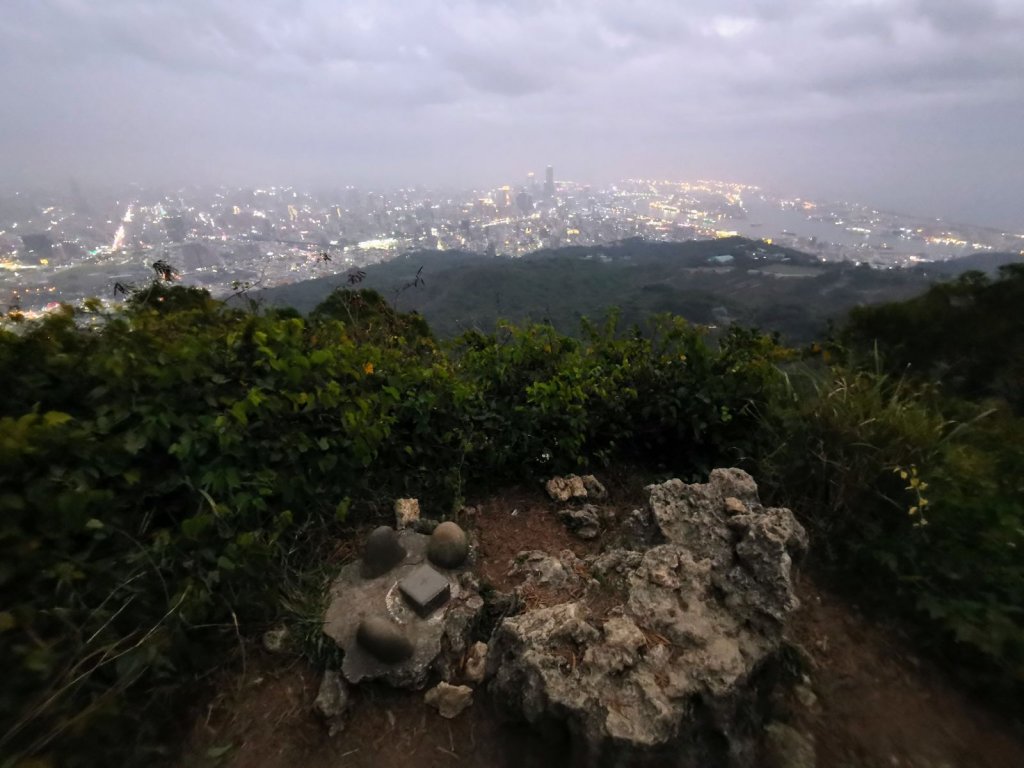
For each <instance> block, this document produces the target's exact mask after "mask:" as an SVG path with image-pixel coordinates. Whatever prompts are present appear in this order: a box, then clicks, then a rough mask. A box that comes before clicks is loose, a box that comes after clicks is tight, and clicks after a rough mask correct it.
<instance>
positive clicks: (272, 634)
mask: <svg viewBox="0 0 1024 768" xmlns="http://www.w3.org/2000/svg"><path fill="white" fill-rule="evenodd" d="M289 639H290V636H289V632H288V627H274V628H273V629H268V630H267V631H266V632H264V633H263V649H264V650H265V651H267V652H268V653H282V652H284V650H285V648H286V647H287V645H288V640H289Z"/></svg>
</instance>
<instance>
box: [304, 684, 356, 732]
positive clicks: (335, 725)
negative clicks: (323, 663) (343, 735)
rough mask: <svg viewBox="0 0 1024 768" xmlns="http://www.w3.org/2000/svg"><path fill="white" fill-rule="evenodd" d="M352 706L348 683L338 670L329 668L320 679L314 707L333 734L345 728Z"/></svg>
mask: <svg viewBox="0 0 1024 768" xmlns="http://www.w3.org/2000/svg"><path fill="white" fill-rule="evenodd" d="M350 706H351V696H350V695H349V691H348V685H346V683H345V681H344V680H343V679H342V677H341V675H339V674H338V672H337V671H336V670H333V669H328V670H327V671H326V672H324V676H323V678H322V679H321V681H320V688H319V689H318V690H317V694H316V699H314V701H313V709H314V710H315V711H316V713H317V714H318V715H320V717H322V718H323V719H324V721H325V722H326V723H327V726H328V728H329V732H330V734H331V735H332V736H333V735H334V734H336V733H338V732H340V731H341V730H343V729H344V727H345V716H346V715H347V714H348V710H349V707H350Z"/></svg>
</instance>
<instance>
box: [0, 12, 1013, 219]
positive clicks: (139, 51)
mask: <svg viewBox="0 0 1024 768" xmlns="http://www.w3.org/2000/svg"><path fill="white" fill-rule="evenodd" d="M1021 39H1024V3H1021V2H1020V0H756V1H754V2H752V1H751V0H689V1H688V2H685V3H683V2H678V0H633V1H632V2H624V1H623V0H501V1H497V2H496V1H495V0H395V1H393V2H375V1H374V0H347V1H346V2H338V1H336V0H249V2H246V3H240V2H236V1H235V0H148V2H140V1H139V0H103V2H99V1H98V0H97V1H95V2H90V1H89V0H7V2H6V3H5V11H4V18H3V21H2V23H0V100H2V102H3V104H4V110H5V114H7V115H9V116H10V117H8V118H7V119H6V120H5V121H2V122H0V149H2V153H0V173H3V174H4V178H6V179H7V180H8V182H9V183H14V182H17V183H22V182H24V181H27V180H33V179H58V180H60V179H64V178H66V177H67V175H69V174H70V173H74V174H75V175H78V176H80V177H81V178H90V177H93V178H101V179H109V180H112V181H116V180H121V179H125V178H138V174H140V173H145V174H148V176H149V177H151V179H150V180H152V181H159V180H160V179H161V178H163V177H166V178H168V179H175V180H180V178H181V176H183V175H188V174H191V173H195V174H197V175H199V176H204V178H197V179H196V180H199V181H218V180H223V181H227V182H232V181H235V180H242V179H245V180H250V181H256V180H258V177H260V175H261V174H267V175H269V174H284V175H286V174H289V173H290V174H291V175H292V176H293V177H294V178H293V179H280V178H278V179H277V180H280V181H287V180H295V181H300V182H301V181H303V180H323V179H324V177H325V176H330V175H332V174H335V173H340V172H341V171H338V170H337V169H339V168H342V169H344V173H345V174H349V175H351V177H352V178H353V179H362V180H367V181H374V180H378V181H379V182H380V183H390V182H392V181H401V182H406V183H407V182H410V181H420V182H423V183H431V182H433V181H435V180H436V181H439V182H462V183H465V184H474V183H479V182H490V181H498V180H502V176H503V174H507V173H509V172H510V171H515V172H516V173H520V172H521V171H522V170H523V169H526V168H536V167H538V166H540V165H543V164H545V163H547V162H555V163H557V164H558V167H559V169H560V171H561V170H562V169H563V168H564V169H565V172H566V173H574V172H576V173H587V174H590V175H592V176H593V177H594V178H595V180H597V179H598V178H599V177H600V178H608V177H610V176H611V175H614V174H617V173H619V172H621V171H625V172H627V173H629V174H630V175H643V174H646V173H650V174H660V172H661V171H662V170H674V172H679V173H684V172H690V171H692V172H693V173H706V172H710V171H715V172H721V173H725V174H727V175H729V176H730V177H732V178H747V179H750V180H752V181H755V182H756V181H761V182H770V181H771V179H772V178H773V177H780V178H781V177H783V176H785V177H794V178H796V180H797V181H799V182H800V183H802V184H804V185H806V189H805V190H804V191H806V193H808V194H812V193H813V192H814V191H815V189H819V188H821V189H824V188H826V187H828V186H829V185H832V184H836V183H841V182H842V180H843V179H846V180H847V181H848V183H849V184H850V185H851V188H859V187H858V185H859V186H860V187H864V188H870V183H869V180H866V179H867V176H866V175H865V173H864V171H863V166H864V162H863V160H862V159H860V160H858V161H856V162H854V161H853V160H849V161H846V160H844V158H852V156H853V155H854V154H856V155H857V156H858V157H859V158H864V157H870V156H871V155H872V153H875V154H876V155H877V156H879V157H882V156H884V157H894V156H896V157H904V156H905V158H906V164H907V167H913V168H915V169H918V170H921V171H922V172H926V171H928V167H929V163H932V162H934V158H935V156H936V152H938V153H940V154H941V155H942V156H943V157H944V163H945V164H946V165H947V166H948V168H955V169H957V175H958V176H959V177H961V178H964V179H969V180H972V183H974V184H976V185H980V184H984V183H985V182H986V180H987V179H989V178H991V168H993V167H996V166H998V167H999V168H1006V167H1013V164H1014V163H1016V164H1017V165H1018V166H1019V165H1020V164H1021V163H1022V162H1024V158H1022V150H1021V148H1020V146H1019V145H1015V144H1014V143H1013V142H1012V141H1009V140H1008V139H1007V137H1009V136H1011V135H1012V134H1013V131H1014V130H1017V131H1018V132H1019V133H1022V134H1024V116H1022V115H1021V114H1020V109H1018V108H1017V106H1018V105H1019V104H1020V102H1021V97H1022V95H1024V52H1022V49H1021V46H1020V44H1019V41H1020V40H1021ZM979 113H984V114H988V115H992V116H998V119H999V120H1000V123H999V126H1000V128H999V131H1000V132H999V133H998V135H997V137H996V139H997V140H990V141H989V142H988V145H989V150H987V151H989V153H990V155H984V154H981V155H979V149H978V139H977V138H976V135H977V131H976V130H974V129H973V128H972V127H971V125H972V123H971V122H970V121H971V119H973V117H974V116H976V115H977V114H979ZM935 125H941V126H943V130H942V132H936V131H937V129H936V128H935V127H934V126H935ZM839 126H841V128H840V127H839ZM929 132H931V133H929ZM928 136H932V137H933V138H934V141H931V143H929V141H927V140H922V139H927V138H928ZM990 138H991V137H990ZM925 145H927V146H929V147H930V149H929V150H928V153H927V155H926V154H925V152H924V150H923V149H918V147H923V146H925ZM851 146H855V147H856V152H852V151H851V150H850V147H851ZM936 147H938V148H939V149H936ZM900 153H902V154H900ZM915 153H916V154H915ZM990 156H991V157H997V158H998V159H997V160H993V161H991V162H990V161H989V160H987V159H986V158H988V157H990ZM165 158H173V162H170V161H165ZM901 162H902V161H901ZM787 163H788V165H787ZM799 168H804V169H806V170H805V171H803V172H800V171H799V170H798V169H799ZM823 168H828V169H829V170H828V172H829V175H830V177H831V179H830V180H829V181H828V183H827V184H826V183H825V181H823V180H822V178H821V169H823ZM517 169H518V170H517ZM574 169H575V171H574ZM935 173H937V172H935ZM986 174H988V175H986ZM435 175H438V176H439V178H436V179H435V178H433V176H435ZM441 177H443V178H441ZM934 178H938V177H937V175H936V176H934V177H933V178H922V179H921V181H920V183H919V185H918V186H917V188H918V189H919V190H920V193H921V194H922V195H924V191H925V190H927V191H928V194H929V195H932V196H933V189H934V187H935V184H934ZM801 179H802V181H801ZM332 180H333V178H332ZM337 180H338V181H345V179H337ZM871 183H876V184H877V183H878V182H877V181H875V182H871ZM901 183H904V182H901ZM996 183H998V184H999V185H1000V189H1001V190H1002V194H1001V199H1005V200H1012V199H1013V196H1014V195H1021V196H1024V180H1020V179H1015V178H1014V177H1013V175H1012V174H1007V173H1005V172H1004V173H1002V174H1000V175H999V176H998V178H997V179H996ZM888 188H891V185H889V187H887V188H886V189H888ZM880 191H884V189H882V188H880ZM906 196H907V200H908V201H909V202H913V199H912V197H913V190H911V189H910V188H908V191H907V192H906ZM966 198H967V193H962V194H960V195H959V196H958V193H956V191H955V190H950V192H949V195H948V201H949V202H948V204H949V205H950V206H956V205H960V204H961V202H962V201H963V200H966ZM1008 209H1009V204H1008ZM1018 209H1019V205H1018Z"/></svg>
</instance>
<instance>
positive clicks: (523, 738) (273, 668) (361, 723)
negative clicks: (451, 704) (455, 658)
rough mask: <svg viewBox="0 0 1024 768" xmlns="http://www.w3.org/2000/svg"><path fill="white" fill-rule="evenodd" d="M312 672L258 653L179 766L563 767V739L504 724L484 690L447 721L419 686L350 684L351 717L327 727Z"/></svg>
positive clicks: (199, 728)
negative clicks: (316, 703) (338, 727)
mask: <svg viewBox="0 0 1024 768" xmlns="http://www.w3.org/2000/svg"><path fill="white" fill-rule="evenodd" d="M317 685H318V679H317V677H316V675H315V674H314V673H313V671H312V670H311V669H310V668H309V667H308V666H307V665H306V664H305V663H300V662H293V663H290V664H282V663H281V662H280V661H278V660H277V659H275V658H263V659H262V660H261V661H259V662H257V664H256V665H255V668H254V669H253V670H252V671H251V672H250V673H249V674H247V675H243V676H241V677H240V678H237V679H236V680H235V682H234V683H233V684H231V685H230V689H229V690H228V691H227V692H226V693H222V694H221V695H220V696H218V697H217V699H216V700H215V701H214V702H213V703H212V704H211V705H210V707H209V711H208V713H207V715H206V716H204V717H202V718H200V720H199V722H197V724H196V726H195V728H194V731H193V734H192V738H191V739H190V743H189V748H188V750H187V751H186V754H185V757H184V759H183V760H182V761H181V766H182V768H185V766H189V767H190V768H193V767H195V766H200V767H206V766H208V767H209V768H214V766H223V767H225V768H226V767H230V768H449V767H450V766H470V767H471V768H520V766H546V765H552V766H553V765H565V764H567V761H568V752H567V744H565V743H564V742H561V741H559V740H558V739H557V737H552V738H541V737H540V736H539V735H538V734H536V733H535V732H533V731H530V730H528V729H527V728H526V726H524V725H521V724H517V723H509V722H505V721H504V720H503V719H502V718H501V717H499V716H498V714H497V713H496V712H494V711H493V710H492V708H491V706H490V704H489V703H488V702H487V701H486V699H485V698H484V697H483V696H482V695H481V694H479V693H478V694H477V695H476V701H475V702H474V704H473V706H472V707H470V708H469V709H468V710H466V711H465V712H463V713H462V714H461V715H459V717H457V718H455V719H454V720H445V719H444V718H442V717H441V716H440V715H439V714H437V712H436V711H435V710H434V709H433V708H431V707H428V706H427V705H426V704H424V703H423V691H419V692H410V691H398V690H392V689H390V688H387V687H386V686H372V685H363V686H360V687H359V688H357V689H353V690H352V693H353V703H352V710H351V718H350V720H349V721H348V723H347V724H346V726H345V729H344V730H343V731H342V732H341V733H337V734H335V735H334V736H330V735H328V731H327V728H326V726H325V725H324V723H323V722H322V721H321V720H320V718H319V717H318V716H317V715H316V714H315V713H314V712H313V700H314V699H315V698H316V692H317Z"/></svg>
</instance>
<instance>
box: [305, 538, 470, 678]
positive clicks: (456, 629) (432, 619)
mask: <svg viewBox="0 0 1024 768" xmlns="http://www.w3.org/2000/svg"><path fill="white" fill-rule="evenodd" d="M397 538H398V544H399V545H400V546H401V548H402V550H403V551H404V552H405V556H404V559H403V560H402V561H401V562H400V563H398V564H397V565H395V566H394V567H392V568H391V569H390V570H388V571H387V572H385V573H382V574H379V575H376V576H373V577H372V578H366V577H365V576H364V572H363V565H362V563H359V562H356V563H350V564H348V565H346V566H344V567H343V568H342V569H341V571H340V572H339V573H338V576H337V578H335V580H334V582H333V583H332V584H331V588H330V602H329V604H328V607H327V612H326V615H325V616H324V633H325V634H326V635H327V636H328V637H330V638H331V639H332V640H334V641H335V642H336V643H337V644H338V646H339V647H340V648H341V649H342V650H343V651H344V653H345V656H344V659H343V660H342V667H341V671H342V674H343V675H344V676H345V679H346V680H348V682H350V683H352V684H358V683H361V682H363V681H365V680H380V681H382V682H385V683H387V684H389V685H391V686H393V687H396V688H414V689H415V688H422V687H423V686H424V685H425V684H426V681H427V678H428V677H429V676H430V674H431V672H438V673H441V674H445V673H446V672H447V671H449V670H451V669H457V668H458V667H459V665H461V662H462V657H463V655H464V654H465V652H466V649H467V648H468V646H469V639H470V637H471V635H472V631H473V629H474V627H475V623H476V620H477V617H478V616H479V615H480V614H481V612H482V611H483V607H484V601H483V598H481V597H480V594H479V592H478V591H477V586H478V585H476V584H475V583H474V582H473V580H472V579H466V578H461V576H460V574H458V573H454V572H448V571H445V572H444V575H445V576H446V578H448V580H449V584H450V590H451V599H450V600H449V601H448V603H446V604H445V605H443V606H442V607H440V608H438V609H437V610H436V611H434V612H433V613H431V614H430V615H429V616H427V617H420V616H419V615H417V614H416V612H415V611H414V610H413V609H412V607H411V606H409V605H408V603H407V602H406V600H405V598H404V597H403V596H402V595H401V591H400V590H399V588H398V583H399V582H400V581H401V580H402V579H404V578H405V577H406V576H408V575H409V574H410V573H412V572H413V571H415V570H416V569H417V568H419V567H420V566H422V565H423V564H424V563H426V562H427V545H428V542H429V539H430V537H428V536H424V535H422V534H419V533H415V532H414V531H411V530H405V531H401V532H399V533H398V534H397ZM375 617H376V618H380V619H383V620H386V621H388V622H392V623H394V624H395V625H396V626H397V627H399V628H400V630H401V632H402V634H403V635H404V637H406V638H407V639H408V640H409V642H410V643H411V644H412V646H413V653H412V656H411V657H410V658H408V659H405V660H404V661H400V662H398V663H387V662H386V661H383V660H381V659H380V658H377V657H375V656H374V655H373V654H372V653H370V652H369V651H367V650H366V649H365V648H363V647H362V646H361V645H360V644H359V643H358V642H357V641H356V634H357V632H358V629H359V626H360V624H362V623H363V621H364V620H365V619H369V618H375Z"/></svg>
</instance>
